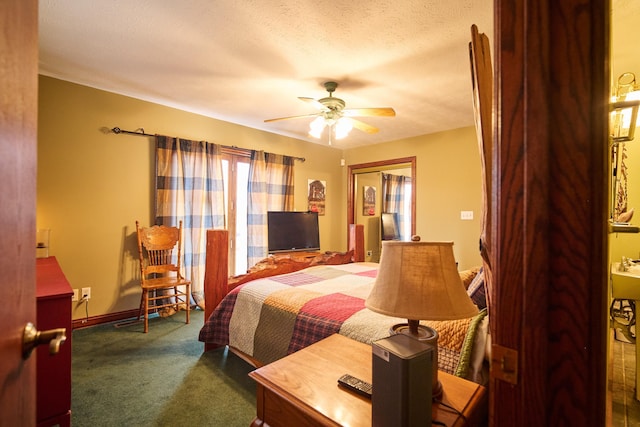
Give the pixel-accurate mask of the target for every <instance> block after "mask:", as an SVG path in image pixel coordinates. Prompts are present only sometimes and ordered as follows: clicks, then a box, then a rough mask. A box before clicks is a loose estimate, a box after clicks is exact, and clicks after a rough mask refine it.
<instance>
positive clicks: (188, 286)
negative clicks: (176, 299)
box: [184, 285, 191, 325]
mask: <svg viewBox="0 0 640 427" xmlns="http://www.w3.org/2000/svg"><path fill="white" fill-rule="evenodd" d="M189 289H190V285H187V290H186V293H187V295H186V296H185V297H184V300H185V302H186V303H187V322H186V323H187V325H188V324H189V313H190V312H191V300H190V298H191V292H189Z"/></svg>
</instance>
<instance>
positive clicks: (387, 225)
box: [380, 212, 400, 240]
mask: <svg viewBox="0 0 640 427" xmlns="http://www.w3.org/2000/svg"><path fill="white" fill-rule="evenodd" d="M380 220H381V221H382V240H400V229H399V228H398V214H397V213H388V212H383V213H382V215H381V216H380Z"/></svg>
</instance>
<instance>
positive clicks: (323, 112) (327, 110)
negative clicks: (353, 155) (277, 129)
mask: <svg viewBox="0 0 640 427" xmlns="http://www.w3.org/2000/svg"><path fill="white" fill-rule="evenodd" d="M323 86H324V88H325V89H326V90H327V92H329V96H327V97H325V98H320V99H317V100H316V99H314V98H307V97H298V99H300V100H302V101H304V102H308V103H310V104H312V105H313V106H314V107H316V108H317V109H318V110H320V111H319V112H317V113H313V114H303V115H301V116H290V117H279V118H276V119H267V120H265V121H264V122H265V123H269V122H277V121H279V120H291V119H301V118H306V117H316V119H315V120H314V121H313V122H311V125H310V131H309V134H310V135H311V136H313V137H315V138H320V136H321V135H322V131H323V130H324V128H325V127H328V128H329V145H331V138H332V134H334V133H335V137H336V139H341V138H344V137H345V136H347V134H348V133H349V132H350V131H351V129H352V128H356V129H359V130H361V131H363V132H367V133H376V132H378V128H376V127H374V126H371V125H369V124H367V123H364V122H362V121H360V120H356V119H354V118H353V117H393V116H395V115H396V112H395V111H394V110H393V108H389V107H384V108H344V107H345V105H346V104H345V102H344V101H343V100H342V99H340V98H336V97H334V96H333V92H335V90H336V88H337V87H338V83H336V82H331V81H329V82H325V83H324V84H323Z"/></svg>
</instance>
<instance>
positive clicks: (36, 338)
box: [22, 322, 67, 359]
mask: <svg viewBox="0 0 640 427" xmlns="http://www.w3.org/2000/svg"><path fill="white" fill-rule="evenodd" d="M66 334H67V330H66V329H65V328H57V329H50V330H48V331H39V330H37V329H36V327H35V326H33V323H31V322H29V323H27V326H25V327H24V333H23V334H22V358H23V359H28V358H29V356H30V355H31V352H32V351H33V349H34V348H36V347H37V346H39V345H40V344H49V354H51V355H53V354H58V352H59V351H60V346H61V345H62V344H64V342H65V341H66V340H67V335H66Z"/></svg>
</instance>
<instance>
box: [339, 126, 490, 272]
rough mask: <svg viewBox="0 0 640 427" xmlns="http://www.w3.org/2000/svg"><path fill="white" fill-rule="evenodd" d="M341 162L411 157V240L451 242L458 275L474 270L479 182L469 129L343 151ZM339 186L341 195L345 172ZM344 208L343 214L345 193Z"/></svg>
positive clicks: (473, 136) (477, 257) (474, 144)
mask: <svg viewBox="0 0 640 427" xmlns="http://www.w3.org/2000/svg"><path fill="white" fill-rule="evenodd" d="M344 156H345V160H346V163H347V164H348V165H351V164H359V163H368V162H375V161H379V160H384V159H396V158H403V157H409V156H416V169H417V170H416V177H415V178H414V180H413V182H414V185H415V188H416V234H417V235H419V236H420V238H421V239H422V240H423V241H452V242H454V245H453V249H454V253H455V256H456V260H457V261H458V267H459V269H461V270H463V269H466V268H470V267H473V266H476V265H480V263H481V258H480V255H479V251H478V240H479V237H480V227H481V222H480V220H481V218H480V215H481V211H480V209H481V208H482V180H481V170H480V155H479V153H478V143H477V139H476V133H475V128H473V127H466V128H461V129H456V130H452V131H447V132H440V133H436V134H431V135H423V136H419V137H415V138H407V139H403V140H399V141H392V142H388V143H384V144H376V145H373V146H370V147H362V148H357V149H352V150H347V151H346V152H345V154H344ZM344 180H345V181H344V182H345V184H344V188H345V189H346V186H347V184H346V180H347V176H346V171H345V172H344ZM345 191H346V190H345ZM344 203H345V212H346V209H347V208H346V193H345V200H344ZM460 211H473V220H471V221H469V220H464V221H463V220H461V219H460Z"/></svg>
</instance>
